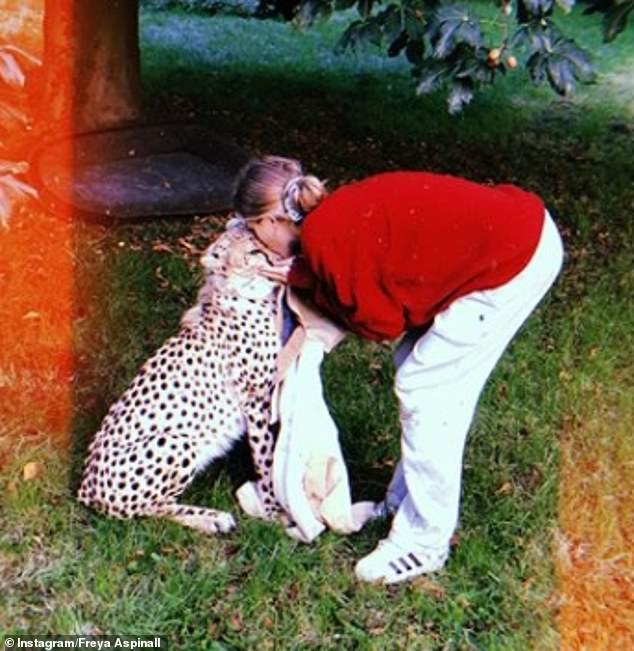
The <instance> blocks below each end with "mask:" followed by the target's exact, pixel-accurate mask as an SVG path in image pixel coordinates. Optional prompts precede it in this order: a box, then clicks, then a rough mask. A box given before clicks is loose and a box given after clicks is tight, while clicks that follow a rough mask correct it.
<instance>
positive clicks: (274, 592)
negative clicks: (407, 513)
mask: <svg viewBox="0 0 634 651" xmlns="http://www.w3.org/2000/svg"><path fill="white" fill-rule="evenodd" d="M573 20H575V21H576V25H577V30H578V34H579V38H580V39H581V40H582V41H584V42H586V43H588V44H589V45H590V46H591V47H592V48H593V49H595V50H596V51H597V52H598V64H599V68H600V71H601V77H602V78H601V81H600V84H598V85H595V86H590V87H587V88H584V89H583V90H582V91H581V92H579V93H578V95H577V96H576V97H575V98H574V99H572V100H565V101H564V100H560V99H558V98H556V97H554V96H553V95H552V94H550V93H549V92H548V91H546V90H545V89H535V88H532V87H530V86H528V85H527V84H526V83H525V80H523V79H521V78H520V77H519V75H520V73H517V76H516V77H514V76H512V75H509V76H508V78H507V79H506V80H505V81H504V82H503V83H502V84H500V85H499V86H496V87H495V88H493V89H489V90H487V91H486V92H484V93H483V94H481V95H479V96H478V97H477V98H476V100H475V102H474V104H473V105H472V106H471V107H469V108H468V109H467V110H466V111H465V112H464V113H463V114H462V115H460V116H458V117H453V118H452V117H450V116H448V115H447V114H446V111H445V104H444V98H443V97H442V96H441V95H439V96H433V97H428V98H422V99H421V98H417V97H416V96H415V95H414V94H413V92H412V91H413V88H412V85H411V82H410V80H409V76H408V72H407V69H406V68H405V67H404V66H403V64H401V63H400V62H398V61H389V62H385V61H383V60H382V59H380V58H379V57H377V56H375V54H374V53H372V52H369V53H367V54H365V55H363V56H360V55H354V54H350V55H346V56H345V57H337V56H335V55H334V54H333V53H332V46H333V44H334V43H335V41H336V37H337V34H338V31H339V30H340V28H341V23H337V22H336V21H335V23H334V24H332V23H330V24H326V25H320V26H318V27H317V28H316V29H315V30H311V31H308V32H299V31H297V30H295V29H294V28H293V27H292V26H289V25H285V24H282V23H276V22H267V23H261V22H254V21H250V20H245V19H240V18H232V17H204V16H199V15H193V14H183V13H175V12H144V13H143V15H142V21H141V28H142V56H143V74H144V101H145V106H146V111H147V112H148V116H149V117H150V118H151V119H156V120H158V119H165V116H170V117H171V118H175V119H178V118H191V119H196V120H198V121H200V122H203V123H205V124H209V125H213V126H214V128H215V129H217V131H218V132H219V133H220V134H222V135H224V136H227V137H230V138H232V139H233V140H235V141H237V142H238V143H240V144H241V145H242V146H244V147H246V148H248V149H250V150H252V151H254V152H256V153H268V152H274V153H279V154H283V155H289V156H294V157H297V158H300V159H301V160H302V161H304V162H305V165H306V167H307V168H308V169H310V170H313V171H315V172H316V173H317V174H318V175H321V176H323V177H326V178H328V179H330V184H331V186H332V187H336V186H337V185H339V184H340V183H343V182H345V181H348V180H351V179H355V178H360V177H363V176H364V175H367V174H369V173H372V172H376V171H380V170H385V169H398V168H416V169H421V168H425V169H429V170H433V171H438V172H447V173H452V174H458V175H463V176H467V177H469V178H472V179H474V180H479V181H488V180H494V181H500V182H501V181H505V182H512V183H517V184H519V185H521V186H523V187H525V188H527V189H529V190H533V191H535V192H537V193H539V194H540V195H541V196H542V197H544V199H545V201H546V202H547V203H548V205H549V207H550V208H551V211H552V213H553V214H554V216H555V218H556V220H557V221H558V222H559V224H560V226H561V228H562V231H563V234H564V237H565V240H566V248H567V256H566V263H565V269H564V273H563V275H562V277H561V279H560V281H559V283H558V285H557V286H556V288H555V290H554V291H553V292H552V293H551V295H550V296H549V297H548V298H547V300H546V301H545V302H544V303H543V305H542V306H541V307H540V309H539V310H538V311H537V313H536V314H535V315H534V316H533V317H532V318H531V319H530V321H529V323H528V324H527V326H526V327H525V328H524V329H523V330H522V332H521V335H520V336H519V337H518V338H517V340H516V341H515V343H514V344H513V345H512V346H511V348H510V350H509V352H508V354H507V355H506V356H505V357H504V359H503V361H502V362H501V364H500V365H499V367H498V369H497V370H496V372H495V374H494V376H493V378H492V379H491V381H490V383H489V385H488V387H487V389H486V392H485V394H484V396H483V399H482V403H481V408H480V410H479V412H478V416H477V419H476V422H475V423H474V426H473V429H472V431H471V434H470V440H469V443H468V448H467V453H466V458H465V475H464V498H463V506H462V513H461V524H460V529H459V532H458V535H457V537H456V539H455V541H454V542H455V545H454V547H453V553H452V556H451V558H450V561H449V563H448V565H447V567H446V568H445V569H444V570H443V571H441V572H439V573H438V574H436V575H433V576H431V577H429V578H424V579H420V580H417V581H415V582H414V583H412V584H410V585H406V586H400V587H394V588H382V587H370V586H364V585H359V584H358V583H356V582H355V580H354V577H353V575H352V568H353V565H354V562H355V560H356V559H358V558H359V557H360V556H361V555H363V554H365V553H366V552H368V551H369V550H370V549H372V548H373V547H374V545H375V544H376V542H377V540H378V539H380V538H381V537H382V536H383V535H384V534H385V532H386V530H387V525H386V524H385V523H377V524H373V525H372V526H370V527H369V528H368V529H366V530H364V531H363V532H362V533H359V534H357V535H354V536H350V537H343V536H338V535H334V534H330V533H327V534H324V535H322V536H321V537H320V538H319V539H318V541H317V542H316V543H314V544H313V545H310V546H306V545H301V544H299V543H296V542H294V541H292V540H291V539H289V538H288V537H286V535H285V534H284V532H283V531H282V529H281V528H279V527H277V526H271V525H266V524H262V523H259V522H257V521H253V520H249V519H248V518H246V517H242V516H240V515H239V514H238V510H237V504H236V501H235V498H234V497H233V495H232V492H233V491H234V490H235V488H236V487H237V486H238V485H239V484H240V482H241V481H243V480H244V478H245V477H246V476H247V473H248V464H247V463H246V461H245V451H244V449H243V448H240V449H238V450H236V452H235V453H234V454H232V455H231V458H230V459H229V460H227V461H224V462H221V463H219V464H217V465H216V466H214V467H213V468H212V469H211V470H210V471H209V472H208V473H206V474H205V476H204V477H201V478H200V479H199V480H198V481H197V482H196V484H195V486H194V487H193V488H192V489H191V491H190V494H189V495H188V499H190V500H191V501H192V502H195V503H198V504H209V505H211V504H213V505H216V506H220V507H221V508H225V509H228V510H231V511H232V512H234V513H236V514H238V517H239V525H240V526H239V530H238V532H237V533H235V534H231V535H228V536H226V537H220V538H208V537H204V536H203V535H201V534H198V533H195V532H191V531H187V530H185V529H183V528H180V527H178V526H177V525H174V524H170V523H166V522H152V521H138V522H133V523H120V522H114V521H110V520H107V519H105V518H103V517H100V516H98V515H95V514H93V513H91V512H89V511H87V510H86V509H84V508H82V507H80V506H79V505H78V504H77V503H76V502H75V501H74V499H73V490H74V488H75V486H76V482H77V477H78V473H79V470H80V467H81V461H82V457H83V453H84V450H85V446H86V444H87V442H88V441H89V439H90V436H91V435H92V433H94V431H95V429H96V428H97V426H98V424H99V421H100V419H101V418H102V417H103V415H104V413H105V411H106V409H107V407H108V405H109V404H110V403H111V402H112V401H113V400H114V399H115V398H116V397H117V395H118V394H119V393H120V392H121V391H122V389H123V388H124V387H125V386H126V384H127V383H128V382H129V380H130V379H131V377H132V376H133V375H134V373H135V371H136V369H137V368H138V366H139V365H140V363H141V362H142V361H143V360H144V359H145V358H146V357H147V355H148V354H149V353H150V352H151V351H152V350H154V349H155V348H156V346H158V345H159V344H160V343H161V342H162V341H163V340H164V339H165V338H166V337H167V336H169V335H171V334H172V333H173V332H174V331H175V330H176V328H177V324H178V319H179V316H180V314H181V312H182V311H183V310H184V309H185V308H186V306H188V305H189V304H190V302H191V301H192V300H193V298H194V296H195V292H196V288H197V285H198V283H199V281H200V277H199V274H198V270H197V255H198V252H199V251H200V250H201V249H202V248H203V247H204V246H205V244H206V243H207V242H208V241H209V240H210V239H211V238H212V237H213V236H214V234H215V233H217V232H218V231H219V230H220V229H221V228H222V224H223V222H224V218H225V215H212V216H199V217H196V218H191V219H180V220H169V219H163V220H155V221H152V222H149V223H144V224H137V225H120V226H117V227H115V228H109V229H106V228H103V227H100V226H94V225H86V224H75V225H73V227H72V229H70V228H69V227H68V225H66V224H63V223H62V222H60V221H59V220H57V219H56V218H55V216H50V215H45V214H40V213H37V212H36V211H34V210H32V211H30V212H28V211H25V212H23V213H22V214H20V215H17V216H16V217H15V218H14V220H13V222H12V224H11V228H10V229H9V230H8V231H6V232H4V233H0V247H2V250H3V251H9V250H11V249H10V248H9V247H11V246H12V247H15V249H14V250H15V251H20V252H25V251H26V252H27V253H28V254H24V255H14V256H11V257H10V258H9V259H8V260H7V258H6V257H5V260H6V264H5V265H4V266H3V268H1V269H0V283H3V285H0V286H2V287H4V288H5V289H4V291H6V294H5V295H6V296H7V297H8V300H5V301H4V302H3V304H2V305H0V322H3V323H5V324H10V327H8V326H7V327H6V328H3V330H2V332H1V333H0V334H2V336H3V339H2V347H1V348H2V349H1V350H0V390H2V391H3V393H2V398H3V400H6V401H7V402H6V405H7V406H6V407H5V408H4V409H3V419H4V420H3V422H2V424H1V426H2V429H1V430H0V439H1V440H0V458H1V459H3V461H4V467H3V473H2V476H1V478H0V482H1V484H2V485H1V487H0V580H1V581H2V584H3V585H4V586H5V589H4V590H3V591H2V592H1V594H0V633H3V632H4V633H9V632H12V633H18V632H22V633H51V634H52V633H126V634H161V635H165V636H166V637H167V638H168V640H169V642H170V643H171V645H172V648H176V649H215V650H221V649H222V650H224V649H227V650H228V649H232V650H233V649H244V650H247V649H248V650H251V649H254V648H262V649H298V650H299V649H319V650H322V649H337V650H338V649H376V650H384V649H404V650H407V651H410V650H415V649H421V650H422V649H425V650H427V649H429V650H432V649H434V650H436V649H438V650H440V649H447V650H449V649H452V650H453V649H455V650H458V649H460V650H462V649H465V650H466V649H478V650H483V649H486V650H491V651H493V650H499V651H512V650H517V651H526V649H539V650H541V649H555V648H561V649H563V650H564V651H567V650H568V649H591V650H592V651H594V650H596V649H610V650H612V649H621V648H623V649H625V648H631V647H632V646H633V645H634V631H633V630H632V621H634V613H633V612H632V610H631V608H632V606H631V604H632V603H634V583H633V582H634V575H633V571H634V560H633V558H632V551H631V549H632V540H634V523H633V522H632V512H631V507H630V504H629V502H630V494H631V492H632V490H633V489H634V477H633V475H632V462H631V459H632V423H634V398H633V396H634V388H633V385H632V377H633V373H632V372H633V371H634V366H633V364H632V355H631V351H632V350H634V300H633V299H632V296H634V272H633V266H632V260H633V259H634V245H633V242H634V238H633V235H634V227H633V221H632V217H631V215H632V209H633V208H634V185H633V184H632V179H633V178H634V147H633V144H632V143H633V136H634V80H633V78H632V73H631V70H632V63H634V33H633V32H631V31H630V33H628V34H625V35H624V36H623V37H622V38H621V39H619V40H617V41H616V42H615V43H613V44H610V45H603V44H601V42H600V34H599V32H598V30H597V29H596V25H595V24H594V23H593V25H595V26H594V27H590V26H588V23H587V19H584V18H583V17H580V16H575V17H574V18H573ZM34 224H35V226H34ZM33 228H36V229H37V230H36V231H35V232H36V233H37V237H36V239H35V241H33V240H32V239H31V240H29V237H31V238H32V233H33V232H34V231H33V230H32V229H33ZM29 234H31V235H29ZM60 242H64V245H63V246H62V245H60V244H59V243H60ZM55 256H57V258H59V264H57V266H56V264H55V263H54V262H52V260H53V259H57V258H55ZM64 261H66V262H64ZM51 269H52V270H54V271H55V273H54V274H53V273H51ZM71 285H72V288H71ZM67 326H68V327H67ZM71 326H72V339H73V350H72V359H71V360H70V361H69V360H68V359H67V356H68V351H67V350H65V349H64V345H63V342H62V340H63V339H64V338H66V339H69V338H70V336H71V335H70V328H71ZM16 332H20V335H21V336H20V337H16V336H15V333H16ZM391 378H392V370H391V366H390V349H389V347H388V346H383V345H376V344H370V343H366V342H361V341H359V340H356V339H353V338H348V339H347V340H346V341H345V342H344V343H343V344H342V345H341V346H340V348H338V349H337V350H336V351H335V353H333V354H332V355H331V356H330V357H329V359H328V360H327V362H326V364H325V368H324V379H325V387H326V393H327V397H328V400H329V403H330V405H331V408H332V412H333V415H334V417H335V419H336V421H337V423H338V425H339V428H340V431H341V440H342V444H343V447H344V450H345V453H346V458H347V460H348V465H349V470H350V473H351V478H352V483H353V492H354V495H355V497H358V498H368V497H370V498H379V497H380V496H381V491H382V490H383V489H384V487H385V484H386V482H387V481H388V479H389V476H390V472H391V469H392V468H393V466H394V463H395V461H396V460H397V458H398V451H399V440H398V419H397V411H396V403H395V400H394V398H393V396H392V390H391ZM69 380H72V390H71V391H70V392H69V391H68V390H67V389H66V387H67V386H68V382H69ZM65 401H68V405H67V407H68V408H67V409H64V404H65ZM3 434H4V435H3ZM16 434H17V435H18V436H16ZM68 435H70V437H71V439H70V440H71V443H72V444H71V446H70V452H68V453H65V452H63V451H60V447H59V446H58V445H56V444H55V442H56V441H60V440H64V439H65V438H68ZM29 462H37V463H41V464H43V468H42V470H43V472H42V474H41V475H40V476H38V477H37V478H36V479H33V480H30V481H26V480H24V478H23V469H24V466H25V464H27V463H29ZM628 609H629V610H628Z"/></svg>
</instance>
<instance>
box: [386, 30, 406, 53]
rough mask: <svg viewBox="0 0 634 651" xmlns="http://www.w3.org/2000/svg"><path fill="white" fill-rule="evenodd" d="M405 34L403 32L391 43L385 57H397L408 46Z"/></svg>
mask: <svg viewBox="0 0 634 651" xmlns="http://www.w3.org/2000/svg"><path fill="white" fill-rule="evenodd" d="M408 40H409V39H408V37H407V32H406V31H405V30H403V31H402V32H401V33H400V34H399V35H398V36H397V37H396V38H395V39H394V40H393V41H392V42H391V43H390V46H389V47H388V49H387V55H388V56H389V57H396V56H398V55H399V54H400V53H401V52H402V51H403V49H404V48H405V46H406V45H408Z"/></svg>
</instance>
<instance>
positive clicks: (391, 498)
mask: <svg viewBox="0 0 634 651" xmlns="http://www.w3.org/2000/svg"><path fill="white" fill-rule="evenodd" d="M562 260H563V247H562V243H561V238H560V237H559V233H558V232H557V228H556V226H555V225H554V223H553V221H552V219H551V217H550V215H549V214H548V212H546V219H545V222H544V227H543V230H542V234H541V238H540V241H539V244H538V246H537V249H536V251H535V253H534V255H533V257H532V258H531V260H530V262H529V263H528V265H527V266H526V267H525V268H524V269H523V270H522V271H521V272H520V273H519V274H518V275H517V276H516V277H515V278H513V279H512V280H510V281H509V282H507V283H506V284H505V285H503V286H501V287H497V288H495V289H490V290H486V291H479V292H473V293H471V294H468V295H467V296H463V297H462V298H459V299H457V300H456V301H454V302H453V303H452V304H451V305H450V306H449V307H448V308H447V309H446V310H444V311H443V312H441V313H440V314H438V315H437V316H436V318H435V319H434V322H433V325H432V326H431V328H430V329H429V330H428V331H427V332H426V333H425V334H424V335H423V336H422V337H418V336H417V335H416V334H415V333H410V334H408V335H406V336H405V337H404V338H403V340H402V341H401V342H400V344H399V346H398V347H397V349H396V351H395V353H394V361H395V364H396V366H397V369H398V370H397V373H396V382H395V391H396V395H397V396H398V398H399V402H400V418H401V427H402V438H401V460H400V462H399V464H398V466H397V467H396V470H395V472H394V477H393V478H392V481H391V483H390V486H389V488H388V492H387V496H386V502H387V506H388V508H390V509H392V510H395V509H397V511H396V515H395V517H394V521H393V523H392V530H391V532H390V539H391V540H392V541H393V542H395V543H397V544H400V545H402V546H404V547H408V546H410V545H412V544H413V545H426V546H433V547H444V546H447V545H448V543H449V540H450V538H451V536H452V534H453V532H454V529H455V528H456V525H457V521H458V509H459V504H460V491H461V475H462V456H463V449H464V444H465V440H466V437H467V433H468V431H469V427H470V425H471V421H472V419H473V415H474V411H475V408H476V404H477V402H478V398H479V397H480V393H481V392H482V389H483V387H484V385H485V383H486V381H487V378H488V377H489V375H490V373H491V371H492V370H493V368H494V366H495V364H496V362H497V361H498V359H499V358H500V356H501V355H502V353H503V352H504V349H505V348H506V347H507V345H508V344H509V342H510V341H511V339H512V338H513V336H514V335H515V333H516V332H517V331H518V329H519V328H520V326H521V325H522V324H523V323H524V321H525V320H526V319H527V318H528V316H529V315H530V314H531V312H532V311H533V310H534V309H535V307H536V306H537V304H538V303H539V302H540V300H541V299H542V298H543V296H544V295H545V294H546V292H547V291H548V289H549V287H550V286H551V285H552V284H553V282H554V281H555V278H556V277H557V274H558V273H559V270H560V269H561V264H562Z"/></svg>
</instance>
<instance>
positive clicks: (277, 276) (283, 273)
mask: <svg viewBox="0 0 634 651" xmlns="http://www.w3.org/2000/svg"><path fill="white" fill-rule="evenodd" d="M292 266H293V258H286V259H285V260H281V261H280V262H278V263H277V264H267V265H262V266H261V267H260V269H259V272H260V273H261V274H262V275H263V276H264V277H265V278H268V279H269V280H272V281H273V282H275V283H282V284H284V285H286V284H288V274H289V273H290V271H291V267H292Z"/></svg>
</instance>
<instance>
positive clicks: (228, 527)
mask: <svg viewBox="0 0 634 651" xmlns="http://www.w3.org/2000/svg"><path fill="white" fill-rule="evenodd" d="M155 515H156V516H158V517H163V518H166V519H167V520H172V522H177V523H178V524H182V525H183V526H185V527H190V528H192V529H196V530H197V531H201V532H202V533H206V534H216V533H227V532H228V531H232V530H233V529H235V528H236V521H235V520H234V518H233V516H232V515H231V513H225V512H224V511H216V510H215V509H208V508H203V507H200V506H188V505H185V504H163V505H161V506H160V507H158V508H157V511H156V513H155Z"/></svg>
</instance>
